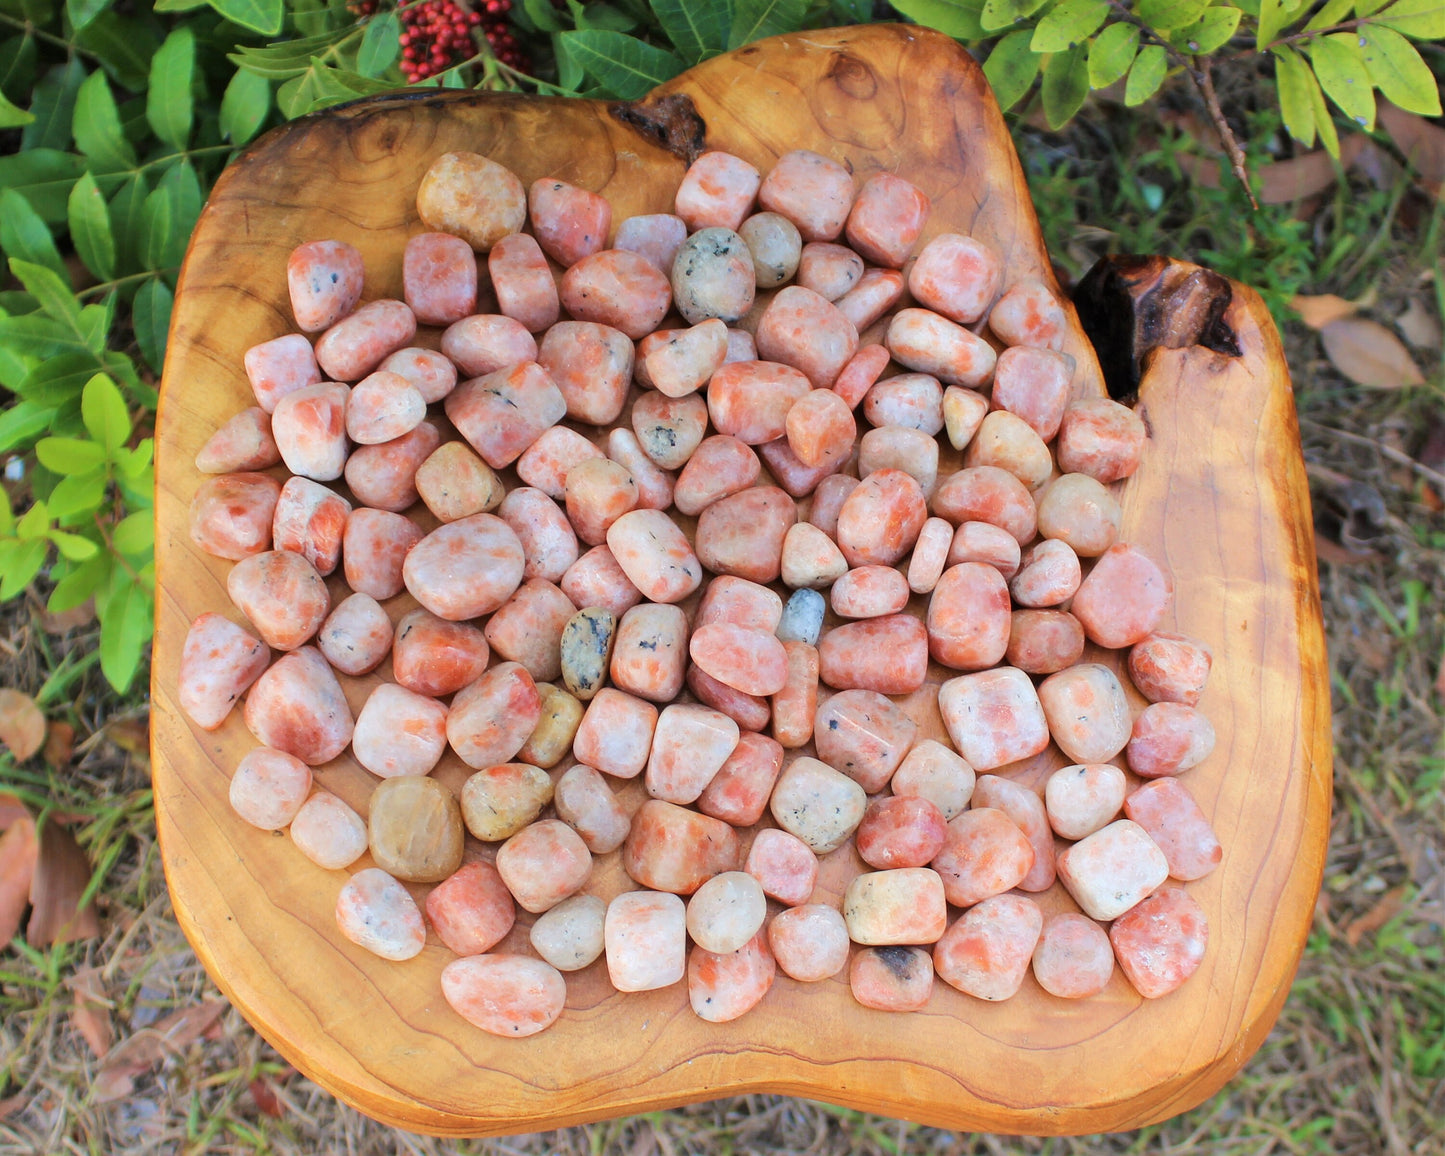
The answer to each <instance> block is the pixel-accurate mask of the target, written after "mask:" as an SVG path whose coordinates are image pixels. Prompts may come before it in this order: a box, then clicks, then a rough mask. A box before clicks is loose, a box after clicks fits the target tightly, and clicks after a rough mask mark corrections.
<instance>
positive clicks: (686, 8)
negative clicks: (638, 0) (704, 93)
mask: <svg viewBox="0 0 1445 1156" xmlns="http://www.w3.org/2000/svg"><path fill="white" fill-rule="evenodd" d="M651 3H652V14H653V15H654V16H656V17H657V22H658V23H659V24H661V25H662V30H663V31H664V32H665V33H667V38H668V39H669V40H671V41H672V46H673V47H674V48H676V49H677V53H678V55H679V56H681V57H682V59H683V60H684V61H685V62H686V63H688V64H696V63H697V62H698V61H699V60H706V59H707V58H708V57H709V56H716V55H717V54H718V53H720V52H724V51H726V50H727V46H728V33H729V32H730V31H731V30H732V24H733V10H732V9H733V6H732V3H731V0H727V2H722V3H699V2H698V0H651Z"/></svg>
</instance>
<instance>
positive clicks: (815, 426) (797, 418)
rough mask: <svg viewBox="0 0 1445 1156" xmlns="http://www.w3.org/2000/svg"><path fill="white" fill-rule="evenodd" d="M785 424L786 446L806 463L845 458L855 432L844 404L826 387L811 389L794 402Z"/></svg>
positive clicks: (848, 410)
mask: <svg viewBox="0 0 1445 1156" xmlns="http://www.w3.org/2000/svg"><path fill="white" fill-rule="evenodd" d="M786 425H787V434H788V445H789V447H790V448H791V449H792V451H793V453H794V454H796V455H797V457H798V460H799V461H800V462H802V463H803V464H804V465H807V466H829V465H832V464H834V463H835V462H842V461H845V460H846V459H847V457H848V455H849V454H850V453H851V452H852V450H853V441H854V439H855V438H856V437H857V435H858V426H857V423H856V422H855V421H854V420H853V411H852V410H851V409H849V408H848V403H847V402H845V401H844V400H843V399H842V398H841V397H839V396H838V395H837V394H836V393H834V392H833V391H832V390H829V389H815V390H813V391H812V392H811V393H808V394H805V395H804V396H803V397H801V398H799V399H798V401H796V402H794V403H793V407H792V409H790V410H788V417H787V423H786Z"/></svg>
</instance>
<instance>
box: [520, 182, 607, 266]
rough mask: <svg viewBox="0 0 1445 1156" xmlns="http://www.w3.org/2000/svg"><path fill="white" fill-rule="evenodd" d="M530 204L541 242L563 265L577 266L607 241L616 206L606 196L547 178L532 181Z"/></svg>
mask: <svg viewBox="0 0 1445 1156" xmlns="http://www.w3.org/2000/svg"><path fill="white" fill-rule="evenodd" d="M527 207H528V211H529V212H530V214H531V217H532V232H533V233H534V234H536V237H537V243H538V244H539V245H541V246H542V248H543V250H544V251H545V252H546V254H547V256H549V257H551V258H552V259H553V260H554V261H556V262H557V264H559V265H562V266H564V267H565V266H569V265H575V264H577V262H578V261H580V260H582V258H583V257H590V256H591V255H592V254H593V253H596V252H597V251H598V250H599V249H601V248H602V247H603V246H604V245H605V244H606V243H607V233H608V231H609V230H610V229H611V228H612V206H611V205H609V204H608V203H607V199H606V198H605V197H600V196H598V195H597V194H596V193H593V192H589V191H588V190H586V189H579V188H578V187H577V186H576V185H569V184H568V183H567V182H566V181H559V180H556V179H554V178H552V177H545V178H543V179H542V180H539V181H533V182H532V187H531V188H530V189H529V190H528V191H527Z"/></svg>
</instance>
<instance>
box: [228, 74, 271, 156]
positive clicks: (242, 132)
mask: <svg viewBox="0 0 1445 1156" xmlns="http://www.w3.org/2000/svg"><path fill="white" fill-rule="evenodd" d="M270 111H271V84H270V82H269V81H267V80H266V78H265V77H263V76H257V75H256V74H255V73H254V72H247V71H246V70H245V69H244V68H238V69H237V70H236V74H235V75H234V76H232V77H231V81H230V83H229V84H227V85H226V93H225V95H224V96H222V97H221V122H220V125H221V135H222V136H224V137H225V138H226V139H228V140H229V141H230V142H231V143H232V144H234V145H238V146H239V145H243V144H245V143H246V142H247V141H249V140H250V139H251V138H252V137H253V136H255V135H256V133H257V132H258V131H260V128H261V126H262V125H263V124H265V123H266V114H267V113H269V112H270Z"/></svg>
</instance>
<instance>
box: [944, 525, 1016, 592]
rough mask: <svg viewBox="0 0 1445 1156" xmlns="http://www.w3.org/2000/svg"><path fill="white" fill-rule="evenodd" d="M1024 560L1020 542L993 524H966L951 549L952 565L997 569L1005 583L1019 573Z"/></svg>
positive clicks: (959, 530)
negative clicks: (961, 564)
mask: <svg viewBox="0 0 1445 1156" xmlns="http://www.w3.org/2000/svg"><path fill="white" fill-rule="evenodd" d="M1021 559H1022V551H1021V550H1020V549H1019V541H1018V539H1017V538H1015V537H1014V536H1013V535H1012V534H1010V533H1009V532H1008V531H1007V530H1005V529H1004V528H1003V527H1002V526H995V525H994V524H993V523H992V522H965V523H964V524H963V525H961V526H960V527H959V528H958V529H957V530H955V531H954V533H953V540H952V541H951V542H950V543H949V546H948V565H949V566H957V565H958V564H959V563H961V562H981V563H983V564H984V565H986V566H992V567H993V568H994V569H995V570H997V571H998V572H999V574H1000V576H1001V577H1002V578H1003V579H1004V581H1005V582H1007V581H1008V580H1009V579H1010V578H1012V577H1013V576H1014V575H1015V574H1016V573H1018V568H1019V563H1020V561H1021Z"/></svg>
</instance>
